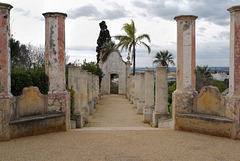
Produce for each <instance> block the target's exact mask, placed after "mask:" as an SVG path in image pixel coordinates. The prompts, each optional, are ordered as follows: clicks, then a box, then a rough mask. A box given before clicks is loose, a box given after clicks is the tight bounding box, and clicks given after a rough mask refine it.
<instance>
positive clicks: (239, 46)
mask: <svg viewBox="0 0 240 161" xmlns="http://www.w3.org/2000/svg"><path fill="white" fill-rule="evenodd" d="M228 11H229V12H230V14H231V22H230V63H229V66H230V68H229V94H228V95H227V101H226V102H227V105H228V108H230V111H232V114H231V115H230V116H228V117H233V120H234V131H233V136H232V137H233V138H234V139H235V138H236V137H237V136H238V135H239V133H240V123H239V120H240V118H239V112H240V104H239V102H240V69H239V67H240V6H233V7H231V8H229V9H228Z"/></svg>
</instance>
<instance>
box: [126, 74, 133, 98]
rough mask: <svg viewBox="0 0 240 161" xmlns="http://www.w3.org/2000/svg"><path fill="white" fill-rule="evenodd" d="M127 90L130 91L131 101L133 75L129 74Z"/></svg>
mask: <svg viewBox="0 0 240 161" xmlns="http://www.w3.org/2000/svg"><path fill="white" fill-rule="evenodd" d="M127 88H128V89H127V91H128V96H127V98H128V100H129V101H131V95H132V94H131V92H132V75H129V76H128V84H127Z"/></svg>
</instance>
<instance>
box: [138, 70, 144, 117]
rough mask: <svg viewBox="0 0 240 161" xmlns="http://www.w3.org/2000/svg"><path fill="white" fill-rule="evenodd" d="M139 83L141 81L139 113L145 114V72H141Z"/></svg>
mask: <svg viewBox="0 0 240 161" xmlns="http://www.w3.org/2000/svg"><path fill="white" fill-rule="evenodd" d="M139 83H140V88H139V103H138V106H137V113H138V114H143V107H144V105H145V88H144V87H145V74H144V72H142V73H140V74H139Z"/></svg>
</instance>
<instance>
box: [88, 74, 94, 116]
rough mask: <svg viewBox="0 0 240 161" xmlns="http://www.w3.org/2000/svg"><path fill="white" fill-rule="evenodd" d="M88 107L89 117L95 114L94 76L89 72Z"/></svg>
mask: <svg viewBox="0 0 240 161" xmlns="http://www.w3.org/2000/svg"><path fill="white" fill-rule="evenodd" d="M87 86H88V107H89V115H92V114H93V109H94V107H93V106H94V105H93V76H92V73H91V72H88V85H87Z"/></svg>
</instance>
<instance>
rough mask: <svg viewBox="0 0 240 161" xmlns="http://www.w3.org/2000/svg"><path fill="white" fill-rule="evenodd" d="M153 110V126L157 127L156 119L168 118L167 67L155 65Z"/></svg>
mask: <svg viewBox="0 0 240 161" xmlns="http://www.w3.org/2000/svg"><path fill="white" fill-rule="evenodd" d="M155 93H156V94H155V98H156V99H155V100H156V101H155V102H156V104H155V110H154V112H153V127H158V120H159V119H160V120H166V119H169V118H170V114H169V113H168V82H167V67H166V66H156V91H155Z"/></svg>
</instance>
